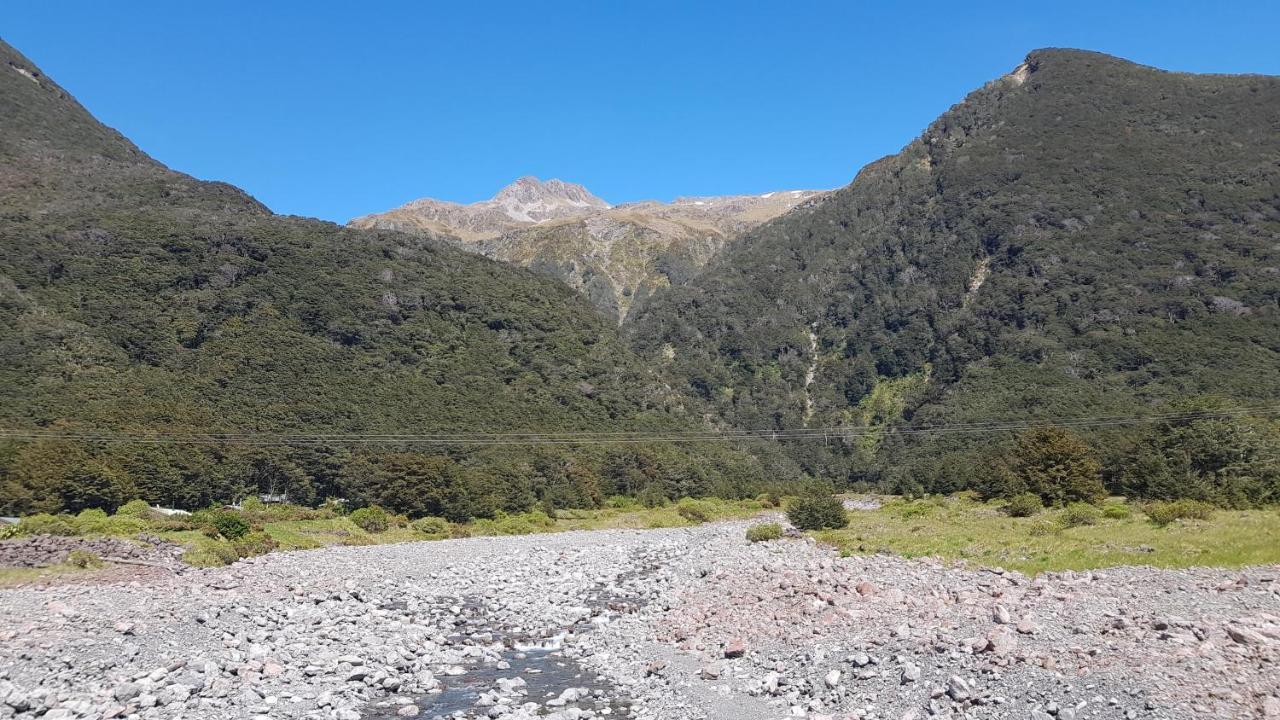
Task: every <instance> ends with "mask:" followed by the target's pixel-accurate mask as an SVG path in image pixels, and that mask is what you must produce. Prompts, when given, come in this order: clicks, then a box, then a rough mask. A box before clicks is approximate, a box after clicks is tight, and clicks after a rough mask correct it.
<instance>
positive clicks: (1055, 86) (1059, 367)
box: [626, 50, 1280, 499]
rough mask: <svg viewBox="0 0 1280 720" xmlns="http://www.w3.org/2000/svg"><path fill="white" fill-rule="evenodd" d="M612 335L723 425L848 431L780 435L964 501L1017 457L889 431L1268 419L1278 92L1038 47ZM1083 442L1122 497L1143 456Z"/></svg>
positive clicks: (1137, 438)
mask: <svg viewBox="0 0 1280 720" xmlns="http://www.w3.org/2000/svg"><path fill="white" fill-rule="evenodd" d="M626 332H627V335H628V338H629V340H630V342H631V344H632V346H633V347H634V348H635V349H636V351H637V352H639V353H641V354H642V355H645V356H647V357H650V358H653V359H654V360H655V361H656V362H665V363H666V368H667V373H668V377H670V378H671V382H672V384H673V385H674V386H677V387H682V388H684V389H685V391H686V393H687V394H688V395H689V396H690V397H692V398H694V400H693V401H692V403H693V404H696V405H697V406H699V407H701V408H703V409H704V411H705V412H707V413H709V414H711V415H712V416H713V417H715V418H717V419H718V421H719V422H720V423H722V424H723V425H724V426H731V427H739V428H757V429H768V428H778V429H782V428H796V427H803V426H808V427H832V428H844V429H854V430H858V431H860V434H859V435H858V436H857V438H856V439H855V440H851V441H847V442H846V441H840V440H838V439H837V440H836V441H796V442H792V443H790V450H791V454H792V456H793V457H794V458H795V459H796V460H797V461H798V462H800V463H802V464H803V465H804V467H805V468H806V470H808V471H809V472H811V473H814V474H817V475H823V476H828V477H834V478H836V479H837V480H838V482H840V483H841V484H850V485H859V484H863V485H872V486H878V487H882V488H900V489H904V488H923V489H929V490H955V489H961V488H965V487H975V486H978V485H981V484H983V483H984V482H987V480H984V479H983V478H980V477H977V475H978V474H981V473H982V472H984V471H985V469H986V468H989V467H990V466H991V461H992V459H993V458H998V457H1001V456H1003V454H1004V453H1006V452H1007V451H1009V450H1010V449H1011V448H1012V447H1013V434H1012V433H1008V432H970V433H953V434H944V433H916V434H905V433H893V432H888V431H890V430H893V429H895V428H917V427H932V426H938V425H955V424H958V423H977V422H991V421H996V420H1012V421H1062V420H1063V419H1081V418H1106V417H1132V416H1140V415H1152V414H1161V413H1169V412H1177V409H1178V408H1179V407H1182V406H1184V405H1186V404H1191V405H1192V406H1196V407H1202V406H1206V405H1208V406H1218V407H1246V408H1249V407H1258V406H1273V405H1274V403H1275V402H1276V400H1277V398H1280V80H1278V79H1277V78H1273V77H1262V76H1209V75H1187V74H1178V73H1169V72H1162V71H1159V70H1155V69H1152V68H1148V67H1142V66H1139V65H1135V64H1132V63H1129V62H1126V61H1123V60H1119V59H1116V58H1113V57H1109V56H1105V55H1100V54H1096V53H1088V52H1081V51H1069V50H1043V51H1037V52H1034V53H1032V54H1030V55H1029V56H1028V57H1027V58H1026V61H1025V63H1024V64H1022V65H1021V66H1019V67H1018V68H1017V69H1016V70H1015V71H1014V72H1012V73H1011V74H1009V75H1007V76H1004V77H1002V78H999V79H997V80H994V81H992V82H990V83H988V84H987V85H986V86H985V87H982V88H981V89H979V90H977V91H975V92H973V93H972V94H971V95H970V96H969V97H967V98H966V99H965V100H964V101H963V102H961V103H960V104H958V105H956V106H955V107H953V108H951V109H950V110H949V111H948V112H946V113H945V114H943V115H942V116H941V117H940V118H938V120H937V121H935V122H934V123H933V124H932V125H930V126H929V127H928V128H927V129H926V130H925V131H924V133H923V134H922V135H921V136H920V137H919V138H918V139H917V140H915V141H913V142H912V143H910V144H909V145H908V146H907V147H906V148H904V149H903V151H902V152H901V153H899V154H898V155H895V156H892V157H887V158H884V159H883V160H880V161H878V162H875V163H872V164H871V165H869V166H868V167H866V168H864V169H863V170H862V171H861V172H860V173H859V174H858V177H857V178H856V180H855V181H854V182H853V183H852V184H851V185H849V186H848V187H846V188H844V189H842V190H839V191H837V192H835V193H833V194H832V195H830V196H828V197H827V198H826V199H825V200H824V201H823V202H820V203H817V204H814V205H812V206H807V207H802V208H799V209H797V210H796V211H793V212H792V213H790V214H788V215H785V216H783V217H781V218H779V219H777V220H774V221H773V222H771V223H768V224H766V225H764V226H762V227H761V228H759V229H757V230H755V231H753V232H751V233H749V234H748V235H747V236H746V237H744V238H743V239H742V240H741V241H740V242H739V243H737V244H736V245H735V246H734V250H733V252H732V253H728V254H724V255H722V256H720V257H719V258H717V259H716V260H715V261H713V263H712V265H711V267H709V268H708V269H707V270H706V271H705V272H704V273H703V274H702V275H701V276H700V277H699V278H697V279H696V280H695V281H694V282H692V283H689V284H687V285H686V286H684V287H680V288H675V289H672V290H671V291H670V292H668V293H665V294H664V295H660V296H658V297H656V298H654V299H653V301H651V302H650V303H649V304H648V305H647V306H646V307H645V309H644V310H643V312H642V313H641V315H640V317H638V318H636V319H635V320H634V322H632V323H630V324H629V325H628V327H627V328H626ZM1264 416H1265V415H1264ZM1236 422H1239V423H1244V424H1249V423H1253V424H1255V425H1257V424H1258V423H1257V422H1255V421H1246V420H1239V421H1236ZM880 431H884V432H880ZM1081 432H1082V433H1083V434H1085V435H1087V436H1088V438H1089V441H1090V443H1091V445H1092V446H1093V447H1094V449H1095V451H1096V452H1097V453H1098V454H1099V455H1100V456H1101V457H1102V458H1104V459H1105V460H1107V462H1106V463H1105V468H1106V470H1105V473H1106V475H1107V478H1108V481H1109V482H1111V483H1112V488H1113V489H1116V490H1120V489H1123V488H1122V487H1121V485H1122V484H1123V483H1122V482H1121V480H1120V468H1121V467H1122V465H1123V464H1124V463H1123V462H1122V458H1123V457H1124V456H1125V455H1127V454H1130V453H1131V452H1132V451H1133V449H1134V448H1135V447H1138V446H1143V447H1146V446H1149V445H1151V444H1152V443H1157V442H1158V438H1156V437H1154V433H1156V432H1157V431H1156V429H1155V428H1154V427H1153V426H1152V424H1150V423H1144V424H1140V425H1132V426H1114V427H1108V428H1106V429H1088V430H1082V431H1081ZM1256 432H1258V433H1261V437H1263V438H1271V439H1272V441H1273V440H1274V437H1275V435H1274V432H1275V429H1274V425H1271V424H1270V423H1268V422H1266V421H1265V420H1264V421H1262V422H1261V423H1260V426H1259V427H1257V428H1256ZM1271 447H1272V448H1273V449H1272V451H1271V456H1272V457H1274V455H1275V452H1274V447H1275V446H1274V445H1272V446H1271ZM1270 467H1271V470H1269V471H1267V472H1268V473H1269V474H1268V475H1267V477H1269V478H1270V480H1269V482H1270V483H1271V485H1270V487H1271V490H1270V492H1271V493H1272V494H1271V497H1272V499H1275V498H1276V497H1277V495H1276V494H1275V492H1276V487H1277V486H1276V484H1275V483H1276V479H1275V478H1276V472H1275V468H1274V463H1273V464H1272V465H1271V466H1270ZM1128 487H1130V488H1132V487H1135V485H1134V484H1133V482H1129V483H1128Z"/></svg>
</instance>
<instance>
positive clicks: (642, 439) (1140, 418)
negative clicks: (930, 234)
mask: <svg viewBox="0 0 1280 720" xmlns="http://www.w3.org/2000/svg"><path fill="white" fill-rule="evenodd" d="M1274 414H1280V405H1271V406H1261V407H1253V408H1238V409H1233V410H1222V411H1200V412H1190V413H1164V414H1151V415H1113V416H1097V417H1073V418H1042V419H1034V420H1003V421H984V422H970V423H946V424H937V425H923V426H915V427H911V426H908V427H898V428H893V427H879V428H876V427H847V426H829V427H818V428H791V429H781V430H739V429H733V430H726V431H714V430H682V431H677V430H672V431H610V432H589V431H573V432H506V433H484V432H468V433H401V434H371V433H306V434H283V433H263V432H239V433H149V434H144V433H128V432H112V431H100V430H85V431H76V430H38V429H12V428H11V429H0V439H8V440H16V441H39V440H57V441H64V442H83V443H104V444H110V443H126V444H139V445H244V446H280V445H328V444H347V445H485V446H503V445H621V444H643V443H683V442H726V441H750V440H767V441H782V440H852V439H854V438H858V437H866V436H883V435H887V434H895V435H948V434H950V435H964V434H983V433H997V432H1011V431H1019V430H1025V429H1028V428H1032V427H1036V426H1040V425H1045V424H1054V425H1059V426H1062V427H1071V428H1105V427H1118V426H1126V425H1137V424H1145V423H1152V422H1161V421H1166V420H1197V419H1214V418H1229V417H1267V416H1270V415H1274Z"/></svg>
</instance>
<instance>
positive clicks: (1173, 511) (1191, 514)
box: [1142, 500, 1215, 527]
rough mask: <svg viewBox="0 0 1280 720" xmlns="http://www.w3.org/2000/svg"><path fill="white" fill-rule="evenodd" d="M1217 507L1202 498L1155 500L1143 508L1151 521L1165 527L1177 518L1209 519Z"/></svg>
mask: <svg viewBox="0 0 1280 720" xmlns="http://www.w3.org/2000/svg"><path fill="white" fill-rule="evenodd" d="M1214 510H1215V508H1214V507H1213V506H1212V505H1210V504H1209V503H1206V502H1201V501H1200V500H1172V501H1168V502H1153V503H1150V504H1148V505H1146V506H1145V507H1143V508H1142V511H1143V512H1144V513H1146V515H1147V517H1148V518H1150V519H1151V522H1153V523H1155V524H1156V525H1159V526H1160V527H1164V526H1165V525H1168V524H1169V523H1171V522H1173V521H1175V520H1208V519H1209V518H1212V517H1213V513H1214Z"/></svg>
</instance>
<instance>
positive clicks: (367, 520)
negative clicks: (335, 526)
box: [351, 505, 391, 533]
mask: <svg viewBox="0 0 1280 720" xmlns="http://www.w3.org/2000/svg"><path fill="white" fill-rule="evenodd" d="M351 522H353V523H355V524H356V527H358V528H360V529H361V530H364V531H365V532H370V533H380V532H385V531H386V530H387V528H389V527H391V517H390V516H389V515H387V511H386V510H383V509H382V508H380V507H378V506H377V505H370V506H368V507H362V508H359V509H357V510H354V511H352V513H351Z"/></svg>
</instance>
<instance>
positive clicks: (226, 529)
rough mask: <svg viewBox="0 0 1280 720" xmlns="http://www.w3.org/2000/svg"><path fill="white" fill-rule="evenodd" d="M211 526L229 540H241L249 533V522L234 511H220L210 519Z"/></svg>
mask: <svg viewBox="0 0 1280 720" xmlns="http://www.w3.org/2000/svg"><path fill="white" fill-rule="evenodd" d="M209 524H210V525H212V526H213V527H214V529H216V530H217V531H218V534H219V535H221V536H222V537H224V538H226V539H228V540H239V539H240V538H242V537H244V536H245V535H247V534H248V533H249V521H248V520H245V519H244V518H243V517H242V516H241V515H240V513H238V512H236V511H234V510H219V511H218V512H215V513H213V514H212V516H211V517H210V518H209Z"/></svg>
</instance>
